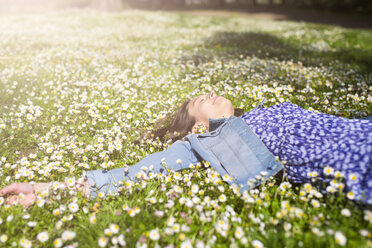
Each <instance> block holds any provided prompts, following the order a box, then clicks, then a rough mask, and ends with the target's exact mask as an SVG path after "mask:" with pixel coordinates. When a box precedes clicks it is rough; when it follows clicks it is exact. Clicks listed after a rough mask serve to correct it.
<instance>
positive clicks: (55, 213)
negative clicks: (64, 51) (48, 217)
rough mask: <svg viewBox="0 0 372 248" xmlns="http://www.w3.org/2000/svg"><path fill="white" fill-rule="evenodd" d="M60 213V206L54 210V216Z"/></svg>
mask: <svg viewBox="0 0 372 248" xmlns="http://www.w3.org/2000/svg"><path fill="white" fill-rule="evenodd" d="M59 214H60V210H59V208H57V209H54V210H53V215H54V216H57V215H59Z"/></svg>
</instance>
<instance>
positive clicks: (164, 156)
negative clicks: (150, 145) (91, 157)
mask: <svg viewBox="0 0 372 248" xmlns="http://www.w3.org/2000/svg"><path fill="white" fill-rule="evenodd" d="M197 162H198V159H197V157H196V156H195V154H194V153H193V152H192V151H191V146H190V143H189V142H187V141H180V140H178V141H176V142H175V143H173V144H172V145H171V146H170V147H169V148H168V149H166V150H164V151H161V152H157V153H153V154H150V155H148V156H147V157H145V158H143V159H142V160H141V161H139V162H138V163H137V164H135V165H133V166H130V167H129V169H127V170H125V168H117V169H112V170H90V171H87V172H86V177H87V179H88V183H89V187H90V198H91V199H93V198H95V197H97V195H98V193H99V192H103V193H105V194H110V195H113V194H114V193H116V192H118V188H119V187H120V185H122V184H124V181H126V180H131V181H135V180H137V179H138V178H141V177H143V175H144V174H146V173H145V170H146V171H147V172H150V171H152V172H154V173H161V174H164V175H167V174H168V171H167V170H166V168H165V167H164V165H165V166H166V167H167V168H168V169H171V170H174V171H180V170H183V169H188V168H189V166H190V164H196V163H197ZM145 167H146V168H147V169H146V168H145Z"/></svg>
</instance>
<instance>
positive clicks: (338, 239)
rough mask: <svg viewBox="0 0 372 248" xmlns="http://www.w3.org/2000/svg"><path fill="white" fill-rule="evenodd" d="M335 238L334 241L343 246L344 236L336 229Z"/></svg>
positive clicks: (344, 242)
mask: <svg viewBox="0 0 372 248" xmlns="http://www.w3.org/2000/svg"><path fill="white" fill-rule="evenodd" d="M335 240H336V243H337V244H339V245H341V246H344V245H345V244H346V237H345V235H344V234H343V233H342V232H340V231H337V232H336V233H335Z"/></svg>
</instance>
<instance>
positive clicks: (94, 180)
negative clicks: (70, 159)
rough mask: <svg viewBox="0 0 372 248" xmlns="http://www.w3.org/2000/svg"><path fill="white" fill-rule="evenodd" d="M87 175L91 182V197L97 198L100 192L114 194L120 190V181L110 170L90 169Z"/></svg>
mask: <svg viewBox="0 0 372 248" xmlns="http://www.w3.org/2000/svg"><path fill="white" fill-rule="evenodd" d="M85 177H86V178H87V179H88V183H89V190H90V194H89V198H90V199H94V198H96V197H97V196H98V194H99V193H104V195H106V194H109V195H114V194H115V193H117V192H118V188H119V182H117V181H116V178H115V175H113V174H112V172H110V171H108V170H90V171H87V172H86V175H85Z"/></svg>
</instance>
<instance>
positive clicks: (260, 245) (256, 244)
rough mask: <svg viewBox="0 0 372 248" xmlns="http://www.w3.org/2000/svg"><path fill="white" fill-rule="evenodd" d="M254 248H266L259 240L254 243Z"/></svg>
mask: <svg viewBox="0 0 372 248" xmlns="http://www.w3.org/2000/svg"><path fill="white" fill-rule="evenodd" d="M252 246H253V247H254V248H262V247H264V246H263V244H262V242H261V241H259V240H257V239H255V240H253V241H252Z"/></svg>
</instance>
